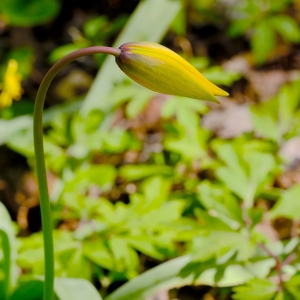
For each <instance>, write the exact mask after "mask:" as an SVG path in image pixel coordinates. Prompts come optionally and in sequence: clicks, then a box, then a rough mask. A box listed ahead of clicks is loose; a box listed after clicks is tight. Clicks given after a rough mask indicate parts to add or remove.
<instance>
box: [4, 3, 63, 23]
mask: <svg viewBox="0 0 300 300" xmlns="http://www.w3.org/2000/svg"><path fill="white" fill-rule="evenodd" d="M59 9H60V3H59V2H58V1H56V0H31V1H23V0H2V1H1V4H0V10H1V12H2V13H3V14H5V15H6V17H7V18H8V22H9V23H10V24H11V25H13V26H35V25H39V24H44V23H46V22H48V21H49V20H50V19H52V18H53V17H54V16H55V15H57V14H58V12H59Z"/></svg>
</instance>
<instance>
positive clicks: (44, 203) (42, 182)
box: [33, 46, 120, 300]
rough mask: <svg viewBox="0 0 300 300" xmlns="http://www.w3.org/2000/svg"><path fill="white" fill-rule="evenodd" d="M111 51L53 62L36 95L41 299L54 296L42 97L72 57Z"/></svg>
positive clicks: (114, 52) (96, 49) (112, 51)
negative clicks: (42, 268) (42, 272)
mask: <svg viewBox="0 0 300 300" xmlns="http://www.w3.org/2000/svg"><path fill="white" fill-rule="evenodd" d="M97 53H103V54H111V55H114V56H119V55H120V50H119V49H115V48H110V47H104V46H95V47H89V48H84V49H80V50H78V51H75V52H73V53H70V54H68V55H66V56H65V57H63V58H62V59H61V60H59V61H58V62H57V63H55V64H54V65H53V66H52V68H51V69H50V70H49V71H48V73H47V74H46V75H45V77H44V79H43V80H42V82H41V85H40V87H39V90H38V92H37V96H36V102H35V108H34V118H33V136H34V149H35V159H36V176H37V180H38V186H39V193H40V206H41V216H42V229H43V236H44V255H45V282H44V293H43V300H53V296H54V292H53V286H54V249H53V236H52V217H51V207H50V201H49V194H48V184H47V175H46V166H45V156H44V145H43V107H44V102H45V97H46V93H47V90H48V88H49V85H50V83H51V81H52V80H53V78H54V77H55V75H56V74H57V73H58V72H59V71H60V70H61V69H62V68H63V67H64V66H66V65H67V64H68V63H70V62H71V61H73V60H75V59H77V58H79V57H82V56H85V55H91V54H97Z"/></svg>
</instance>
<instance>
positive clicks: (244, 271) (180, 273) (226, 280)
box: [105, 256, 274, 300]
mask: <svg viewBox="0 0 300 300" xmlns="http://www.w3.org/2000/svg"><path fill="white" fill-rule="evenodd" d="M214 265H215V264H214V263H213V265H211V264H204V263H191V256H182V257H178V258H175V259H172V260H170V261H168V262H165V263H163V264H161V265H159V266H157V267H155V268H153V269H151V270H149V271H146V272H145V273H143V274H141V275H139V276H138V277H136V278H134V279H132V280H131V281H129V282H127V283H126V284H124V285H123V286H121V287H120V288H118V289H117V290H116V291H114V292H113V293H112V294H110V295H109V296H108V297H106V298H105V300H128V299H130V300H143V299H147V298H148V297H150V296H152V295H154V294H156V293H157V292H158V291H160V290H163V289H164V290H166V289H171V288H175V287H176V288H178V287H180V286H185V285H191V284H193V285H210V286H215V285H216V282H215V276H216V274H217V272H218V271H217V269H218V268H219V267H218V268H216V267H215V266H214ZM273 266H274V260H273V259H267V260H261V261H257V262H254V263H248V264H246V265H244V266H243V265H239V264H232V265H228V266H227V267H226V268H225V271H224V274H223V277H222V279H221V280H220V281H218V283H217V286H219V287H226V286H233V285H238V284H243V283H245V282H246V281H248V280H250V279H252V278H254V277H255V276H258V277H260V276H266V275H267V274H268V272H269V271H270V268H272V267H273Z"/></svg>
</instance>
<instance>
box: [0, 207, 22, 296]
mask: <svg viewBox="0 0 300 300" xmlns="http://www.w3.org/2000/svg"><path fill="white" fill-rule="evenodd" d="M16 254H17V253H16V246H15V234H14V229H13V226H12V223H11V219H10V215H9V213H8V211H7V210H6V208H5V206H4V205H3V204H2V203H1V202H0V271H3V277H2V276H1V277H0V299H7V297H8V295H9V293H10V292H11V289H12V288H13V287H14V286H15V285H16V281H17V277H18V275H17V269H16V263H15V260H16ZM1 269H2V270H1ZM1 273H2V272H1Z"/></svg>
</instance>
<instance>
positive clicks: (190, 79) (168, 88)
mask: <svg viewBox="0 0 300 300" xmlns="http://www.w3.org/2000/svg"><path fill="white" fill-rule="evenodd" d="M97 53H103V54H110V55H114V56H115V57H116V62H117V64H118V66H119V67H120V68H121V70H123V71H124V72H125V74H127V75H128V76H129V77H130V78H132V79H133V80H135V81H136V82H138V83H139V84H141V85H143V86H144V87H146V88H148V89H150V90H153V91H155V92H159V93H162V94H169V95H178V96H184V97H189V98H195V99H200V100H210V101H213V102H218V101H217V99H216V98H215V96H227V95H228V93H226V92H225V91H223V90H221V89H220V88H218V87H217V86H215V85H214V84H212V83H211V82H210V81H208V80H207V79H206V78H205V77H204V76H203V75H202V74H201V73H199V72H198V71H197V70H196V69H195V68H194V67H193V66H192V65H190V64H189V63H188V62H187V61H185V60H184V59H183V58H181V57H180V56H179V55H177V54H176V53H175V52H173V51H171V50H169V49H168V48H166V47H163V46H161V45H158V44H155V43H151V42H140V43H128V44H124V45H122V46H121V47H120V48H119V49H117V48H111V47H105V46H95V47H88V48H84V49H80V50H77V51H75V52H72V53H70V54H68V55H66V56H65V57H63V58H61V59H60V60H59V61H58V62H56V63H55V64H54V65H53V66H52V68H51V69H50V70H49V71H48V73H47V74H46V75H45V77H44V79H43V80H42V82H41V85H40V87H39V90H38V93H37V96H36V102H35V108H34V119H33V123H34V124H33V125H34V126H33V134H34V151H35V161H36V165H35V168H36V174H37V179H38V186H39V195H40V207H41V217H42V227H43V236H44V245H45V246H44V256H45V280H44V292H43V300H52V299H53V295H54V291H53V286H54V250H53V236H52V222H51V209H50V200H49V194H48V187H47V175H46V166H45V155H44V147H43V107H44V102H45V97H46V93H47V90H48V88H49V85H50V83H51V81H52V80H53V78H54V77H55V75H56V74H57V73H58V72H59V71H60V70H61V69H62V68H63V67H64V66H66V65H67V64H68V63H70V62H71V61H73V60H75V59H77V58H80V57H82V56H85V55H91V54H97ZM15 72H16V66H15V65H14V64H13V65H12V74H11V75H14V73H15ZM11 81H12V82H11V86H12V87H14V88H15V90H17V92H18V93H16V94H14V95H16V96H15V99H18V98H19V96H20V94H21V90H20V88H19V86H18V85H17V84H16V83H15V81H13V80H11ZM13 83H15V84H14V85H13ZM16 87H17V88H18V89H17V88H16ZM2 93H3V92H2ZM0 105H1V103H0Z"/></svg>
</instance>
